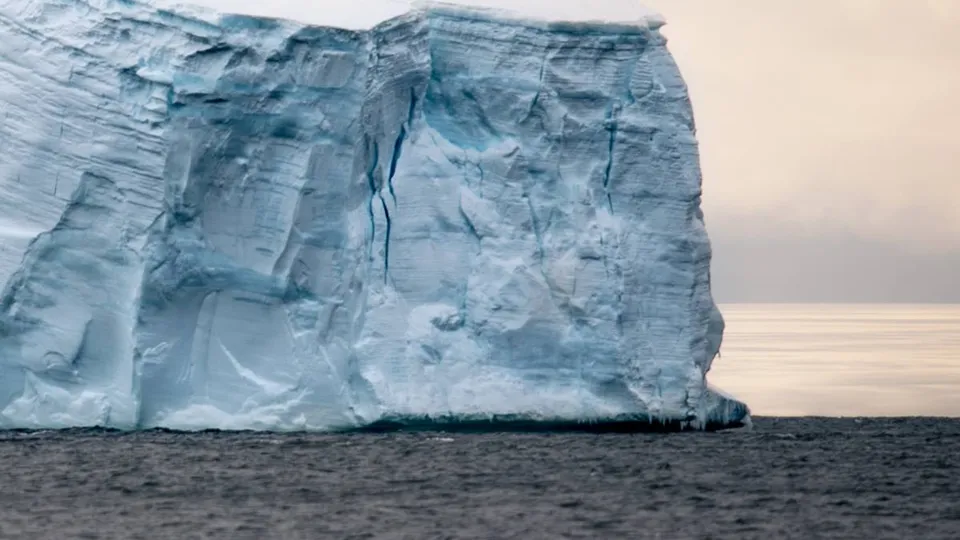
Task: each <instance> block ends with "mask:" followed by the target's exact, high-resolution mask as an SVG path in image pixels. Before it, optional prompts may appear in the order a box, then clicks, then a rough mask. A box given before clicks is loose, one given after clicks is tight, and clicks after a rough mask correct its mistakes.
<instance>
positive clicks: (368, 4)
mask: <svg viewBox="0 0 960 540" xmlns="http://www.w3.org/2000/svg"><path fill="white" fill-rule="evenodd" d="M151 3H152V4H153V5H154V6H157V7H162V8H167V9H172V10H175V11H177V12H179V13H181V14H184V15H186V14H189V15H192V16H194V17H197V18H200V19H203V20H206V21H208V22H215V21H216V20H217V18H218V16H219V13H224V14H235V15H250V16H255V17H262V18H270V19H288V20H290V21H296V22H300V23H302V24H308V25H316V26H326V27H334V28H343V29H347V30H369V29H372V28H374V27H376V26H378V25H380V24H382V23H386V22H389V21H390V20H392V19H396V18H400V17H404V16H407V15H410V14H415V13H421V14H422V13H434V14H437V15H445V16H456V17H461V18H469V19H489V20H496V21H501V22H507V23H513V24H519V25H523V26H532V27H542V28H550V29H556V28H558V27H559V28H564V29H581V30H595V31H596V30H603V31H609V32H617V31H621V32H622V31H629V30H631V29H633V30H636V29H638V28H639V29H649V30H656V29H657V28H660V27H661V26H663V25H664V24H666V20H665V19H664V18H663V16H662V15H660V14H659V13H658V12H656V11H654V10H652V9H649V8H647V7H644V6H643V5H641V4H640V3H639V2H637V1H636V0H594V1H592V2H589V3H577V4H574V5H568V4H559V3H557V2H555V1H554V0H527V1H525V2H522V3H518V2H515V1H513V0H453V1H447V2H438V1H436V0H372V1H371V0H367V1H355V2H350V1H346V0H339V1H335V2H329V3H326V2H325V3H324V5H323V9H322V10H316V11H311V10H310V9H304V5H303V3H302V1H301V0H276V1H274V2H269V3H266V2H254V1H245V0H241V1H239V2H236V1H228V0H196V1H195V2H194V4H195V5H194V4H188V3H183V2H179V1H176V0H153V1H152V2H151Z"/></svg>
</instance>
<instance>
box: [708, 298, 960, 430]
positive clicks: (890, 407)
mask: <svg viewBox="0 0 960 540" xmlns="http://www.w3.org/2000/svg"><path fill="white" fill-rule="evenodd" d="M720 310H721V311H722V312H723V315H724V318H725V319H726V321H727V331H726V334H725V336H724V342H723V348H722V349H721V351H720V354H721V355H722V357H721V358H718V359H716V360H715V361H714V364H713V369H712V370H711V371H710V374H709V376H708V380H709V381H710V383H711V384H713V385H714V386H717V387H719V388H721V389H723V390H725V391H726V392H728V393H731V394H733V395H734V396H736V397H737V398H739V399H741V400H743V401H745V402H746V403H747V404H748V405H749V406H750V409H751V410H752V412H753V414H754V415H776V416H797V415H824V416H915V415H923V416H927V415H930V416H960V306H958V305H903V304H899V305H885V304H878V305H867V304H862V305H841V304H825V305H816V304H808V305H772V304H760V305H744V304H735V305H722V306H720Z"/></svg>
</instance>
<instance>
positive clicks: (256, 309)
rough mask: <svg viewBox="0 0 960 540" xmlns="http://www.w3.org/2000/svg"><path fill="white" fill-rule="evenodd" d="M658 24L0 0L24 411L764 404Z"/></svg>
mask: <svg viewBox="0 0 960 540" xmlns="http://www.w3.org/2000/svg"><path fill="white" fill-rule="evenodd" d="M660 24H661V22H660V21H659V19H656V18H655V17H651V18H647V19H638V20H636V21H635V22H634V23H633V24H630V25H624V24H617V25H612V24H596V23H590V24H587V23H578V24H575V23H558V22H553V23H547V22H535V21H531V20H527V19H523V18H513V17H506V16H503V15H501V14H497V13H490V12H478V11H475V10H465V9H462V8H453V7H449V6H432V7H421V8H419V9H417V10H414V11H412V12H410V13H407V14H405V15H402V16H400V17H397V18H394V19H391V20H388V21H386V22H383V23H382V24H379V25H377V26H375V27H374V28H372V29H371V30H366V31H351V30H344V29H336V28H330V27H314V26H309V25H304V24H299V23H293V22H287V21H280V20H270V19H263V18H256V17H251V16H241V15H224V16H213V15H212V14H210V13H209V12H204V13H200V14H199V15H196V16H194V15H185V14H182V13H179V12H174V11H171V10H166V9H157V8H155V7H150V6H147V5H144V4H140V3H136V2H133V1H130V0H116V1H112V0H94V1H92V2H82V1H79V0H54V1H32V0H0V35H2V36H3V39H2V40H0V117H2V121H0V147H2V148H3V152H0V209H2V210H0V284H4V285H5V286H4V289H3V293H2V296H0V426H4V427H62V426H81V425H104V426H115V427H121V428H134V427H150V426H166V427H173V428H211V427H214V428H254V429H260V428H262V429H337V428H349V427H356V426H362V425H366V424H369V423H372V422H377V421H379V420H383V419H398V418H399V419H403V418H445V419H450V418H454V419H456V418H463V419H470V420H477V419H484V418H492V417H506V418H512V419H516V418H526V419H534V420H544V421H601V420H607V419H619V418H646V419H650V420H653V421H666V422H674V423H680V424H686V425H691V426H704V425H706V424H716V425H732V424H737V423H739V422H740V421H741V420H742V419H743V418H744V417H745V415H746V407H744V406H743V405H742V404H740V403H738V402H736V401H734V400H732V399H730V398H728V397H725V396H723V395H722V394H720V393H718V392H715V391H713V390H711V389H709V387H708V386H707V384H706V381H705V374H706V372H707V371H708V369H709V367H710V363H711V361H712V360H713V358H714V356H715V355H716V353H717V351H718V349H719V346H720V341H721V336H722V332H723V320H722V318H721V316H720V314H719V312H718V311H717V309H716V307H715V305H714V303H713V300H712V298H711V294H710V272H709V263H710V245H709V242H708V239H707V235H706V231H705V229H704V224H703V216H702V213H701V211H700V195H701V191H700V182H701V178H700V169H699V164H698V156H697V144H696V139H695V136H694V122H693V116H692V111H691V107H690V102H689V99H688V96H687V92H686V88H685V85H684V83H683V80H682V79H681V77H680V74H679V72H678V70H677V67H676V65H675V64H674V62H673V60H672V59H671V57H670V55H669V53H668V52H667V49H666V47H665V40H664V38H663V37H662V36H661V34H660V33H659V31H658V28H659V26H660Z"/></svg>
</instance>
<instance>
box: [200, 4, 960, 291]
mask: <svg viewBox="0 0 960 540" xmlns="http://www.w3.org/2000/svg"><path fill="white" fill-rule="evenodd" d="M201 1H202V3H204V4H206V5H209V6H212V7H216V8H218V9H221V10H231V11H241V12H249V13H255V14H272V15H277V16H287V17H294V18H300V19H306V20H309V21H312V22H323V21H333V20H339V21H348V22H349V21H351V20H352V21H364V20H365V19H364V18H367V19H369V18H370V17H377V16H379V15H380V14H382V13H391V12H392V11H395V10H399V11H402V10H403V9H404V6H405V4H406V2H404V1H401V0H367V1H366V2H365V1H363V0H353V1H342V0H338V1H337V2H331V1H328V0H325V1H318V0H315V1H309V0H274V1H272V2H263V1H262V0H201ZM459 1H461V2H464V3H466V2H468V1H469V0H459ZM476 1H477V2H482V3H485V4H488V5H505V6H510V5H514V6H520V7H521V8H523V9H524V11H528V12H539V13H543V14H552V15H553V16H555V17H556V16H577V15H578V14H581V15H580V16H582V17H584V18H597V17H608V18H617V19H632V18H636V17H638V16H640V14H642V13H643V10H642V9H641V8H640V4H639V3H636V2H632V1H630V0H550V1H547V0H476ZM643 4H644V5H646V6H649V7H651V8H653V9H655V10H657V11H659V12H660V13H661V14H663V15H664V16H665V18H666V19H667V21H668V24H667V26H666V27H665V28H664V29H663V32H664V33H665V34H666V35H667V36H668V37H669V38H670V49H671V50H672V52H673V54H674V55H675V56H676V58H677V61H678V63H679V64H680V68H681V70H682V71H683V74H684V77H685V78H686V80H687V82H688V84H689V86H690V92H691V95H692V97H693V102H694V108H695V112H696V116H697V126H698V129H699V132H698V138H699V140H700V146H701V156H702V160H703V161H702V165H703V170H704V193H705V199H704V210H705V213H706V219H707V230H708V231H709V233H710V235H711V238H712V239H713V242H714V251H715V259H714V270H713V278H714V291H715V295H716V297H717V299H718V300H719V301H721V302H737V301H782V302H788V301H833V302H844V301H880V302H883V301H901V302H929V301H940V302H947V301H952V302H960V208H958V205H960V173H958V172H957V171H958V170H960V131H958V126H960V0H645V1H644V2H643ZM361 24H362V23H361Z"/></svg>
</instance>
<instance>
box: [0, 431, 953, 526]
mask: <svg viewBox="0 0 960 540" xmlns="http://www.w3.org/2000/svg"><path fill="white" fill-rule="evenodd" d="M0 469H2V473H0V481H2V486H3V489H2V490H0V536H2V537H3V538H231V539H232V538H411V539H420V538H870V539H879V538H891V539H894V538H895V539H900V538H923V539H939V538H942V539H956V538H960V420H948V419H929V418H927V419H923V418H915V419H863V420H855V419H817V418H792V419H786V418H782V419H774V418H760V419H757V420H756V421H755V426H754V428H753V429H752V430H736V431H725V432H718V433H674V434H662V433H661V434H583V433H577V434H574V433H567V434H564V433H539V434H503V433H500V434H497V433H487V434H444V433H389V434H340V435H320V434H286V435H280V434H266V433H224V432H203V433H174V432H163V431H152V432H139V433H117V432H105V431H96V430H81V431H60V432H55V431H46V432H0Z"/></svg>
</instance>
